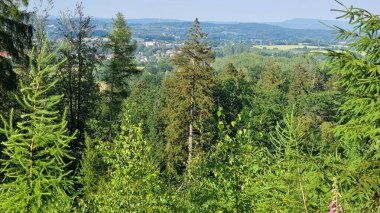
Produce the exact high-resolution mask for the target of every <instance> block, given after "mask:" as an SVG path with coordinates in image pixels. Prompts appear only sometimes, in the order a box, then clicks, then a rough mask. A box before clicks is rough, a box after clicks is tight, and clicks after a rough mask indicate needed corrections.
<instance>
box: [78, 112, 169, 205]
mask: <svg viewBox="0 0 380 213" xmlns="http://www.w3.org/2000/svg"><path fill="white" fill-rule="evenodd" d="M88 143H89V142H87V144H88ZM150 152H151V147H150V146H148V144H147V142H146V140H145V139H144V138H143V135H142V127H141V125H133V124H131V122H130V116H129V114H128V111H126V112H125V114H124V119H123V120H122V124H121V127H120V132H119V133H118V134H117V135H116V137H115V139H114V141H113V142H112V143H110V142H101V143H99V145H97V146H95V151H94V150H92V148H91V146H90V145H89V144H88V148H87V150H86V154H85V156H84V157H85V158H84V161H83V162H84V164H83V166H84V167H83V170H82V174H83V177H82V178H81V180H82V183H83V184H84V188H83V189H84V190H83V192H84V196H85V197H84V200H82V202H83V203H82V209H81V211H82V212H160V211H163V209H162V208H163V207H162V206H161V205H162V204H161V202H162V200H163V197H164V196H163V193H162V191H161V182H160V177H159V173H158V167H157V166H156V164H155V163H154V161H153V159H151V158H150ZM95 159H96V161H100V162H101V163H99V162H98V163H99V165H101V166H102V168H101V167H100V168H101V170H97V169H96V168H99V167H96V166H95V165H91V164H89V162H90V161H91V160H95Z"/></svg>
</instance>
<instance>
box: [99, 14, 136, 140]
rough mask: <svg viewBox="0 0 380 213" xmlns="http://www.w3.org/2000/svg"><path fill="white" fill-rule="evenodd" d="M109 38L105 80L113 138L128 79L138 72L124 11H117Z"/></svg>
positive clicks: (110, 137)
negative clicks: (109, 57)
mask: <svg viewBox="0 0 380 213" xmlns="http://www.w3.org/2000/svg"><path fill="white" fill-rule="evenodd" d="M108 38H109V42H108V43H107V44H106V46H105V48H106V50H107V51H109V53H111V54H112V59H111V61H110V63H108V67H107V69H106V74H105V79H104V80H105V82H106V83H107V93H108V121H109V130H108V140H112V138H113V135H114V133H113V132H114V129H113V125H115V118H116V117H117V116H118V114H119V112H120V109H121V108H122V102H123V100H124V99H125V98H126V97H127V96H128V81H127V80H128V78H129V77H130V76H131V75H132V74H134V73H136V72H137V69H136V66H135V64H134V63H133V59H134V56H133V51H134V50H135V49H136V44H134V43H132V42H131V39H132V35H131V32H130V30H129V28H128V27H127V23H126V21H125V18H124V15H123V14H122V13H117V14H116V18H115V19H114V20H113V21H112V31H111V33H110V34H109V35H108Z"/></svg>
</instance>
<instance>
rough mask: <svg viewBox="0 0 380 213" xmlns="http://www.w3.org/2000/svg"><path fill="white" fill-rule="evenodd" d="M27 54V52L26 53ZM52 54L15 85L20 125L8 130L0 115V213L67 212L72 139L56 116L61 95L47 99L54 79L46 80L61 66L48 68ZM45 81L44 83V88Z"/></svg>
mask: <svg viewBox="0 0 380 213" xmlns="http://www.w3.org/2000/svg"><path fill="white" fill-rule="evenodd" d="M31 55H33V52H32V53H31ZM54 58H55V53H51V54H48V53H47V52H46V46H45V49H43V50H42V51H41V53H40V54H39V55H38V56H37V57H36V58H35V61H36V66H34V63H32V62H31V63H30V69H31V70H30V79H32V81H31V83H30V84H29V85H26V84H21V97H19V98H18V100H19V102H20V104H21V105H22V107H23V114H22V115H21V118H22V120H21V121H19V122H17V124H16V125H14V121H13V110H11V112H10V120H9V121H6V120H5V119H4V118H3V117H2V116H1V118H2V121H3V125H4V127H2V128H1V129H0V132H1V133H2V134H5V135H6V140H5V141H2V144H3V145H4V147H5V148H4V150H3V158H2V159H1V164H2V169H1V172H2V173H3V175H4V178H3V180H2V183H1V185H0V191H1V192H0V211H1V212H65V211H68V210H69V209H70V203H71V196H70V195H69V194H68V193H67V192H68V191H69V190H71V189H72V186H73V184H72V181H71V180H70V179H69V176H68V175H69V174H70V171H67V166H68V163H69V162H70V160H71V159H72V157H70V155H69V151H68V150H69V149H68V147H69V144H70V142H71V141H72V140H73V139H74V138H75V137H74V135H69V134H68V133H67V129H66V121H65V115H63V117H62V116H61V115H59V114H58V111H57V109H56V107H57V104H58V103H59V102H60V100H61V99H62V95H51V94H50V92H51V89H52V88H53V87H54V86H55V85H56V84H57V82H58V80H54V81H47V80H46V79H47V78H50V77H52V76H53V75H54V74H55V72H56V71H57V69H58V66H60V65H61V64H62V62H61V63H59V64H53V65H52V64H50V63H51V62H52V60H53V59H54ZM45 82H50V83H45Z"/></svg>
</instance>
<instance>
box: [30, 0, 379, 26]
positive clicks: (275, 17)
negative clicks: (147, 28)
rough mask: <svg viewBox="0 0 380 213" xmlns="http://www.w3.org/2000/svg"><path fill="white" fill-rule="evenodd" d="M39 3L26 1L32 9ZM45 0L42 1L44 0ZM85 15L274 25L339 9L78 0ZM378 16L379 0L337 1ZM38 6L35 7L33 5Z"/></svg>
mask: <svg viewBox="0 0 380 213" xmlns="http://www.w3.org/2000/svg"><path fill="white" fill-rule="evenodd" d="M40 1H41V0H29V7H30V8H32V7H34V6H35V5H36V3H38V2H40ZM45 1H46V0H45ZM54 2H55V3H54V8H53V10H52V11H51V15H58V14H59V11H62V10H66V9H73V8H74V7H75V5H76V2H78V1H77V0H54ZM82 2H83V6H84V11H85V14H86V15H89V16H92V17H99V18H111V17H113V16H114V15H115V14H116V13H117V12H122V13H123V14H124V15H125V17H126V18H127V19H138V18H162V19H180V20H188V21H190V20H194V18H195V17H198V18H199V19H200V20H203V21H237V22H275V21H284V20H289V19H293V18H313V19H323V20H326V19H327V20H331V19H335V18H336V17H337V16H338V15H339V13H337V12H332V11H331V9H332V8H335V9H339V8H342V7H341V6H340V5H339V4H338V3H336V2H335V1H334V0H82ZM341 2H342V3H344V4H345V5H348V6H349V5H354V6H356V7H360V8H364V9H367V10H369V11H370V12H372V13H375V14H380V0H341ZM37 5H38V4H37Z"/></svg>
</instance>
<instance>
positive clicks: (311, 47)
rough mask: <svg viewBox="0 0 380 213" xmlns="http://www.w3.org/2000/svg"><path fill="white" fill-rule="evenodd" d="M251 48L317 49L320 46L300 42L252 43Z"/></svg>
mask: <svg viewBox="0 0 380 213" xmlns="http://www.w3.org/2000/svg"><path fill="white" fill-rule="evenodd" d="M253 48H258V49H269V50H294V49H305V48H306V49H312V50H317V49H321V47H318V46H310V45H302V44H301V45H300V44H294V45H254V46H253Z"/></svg>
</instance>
